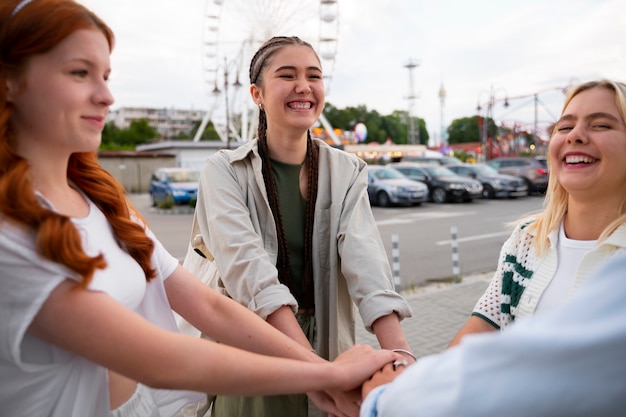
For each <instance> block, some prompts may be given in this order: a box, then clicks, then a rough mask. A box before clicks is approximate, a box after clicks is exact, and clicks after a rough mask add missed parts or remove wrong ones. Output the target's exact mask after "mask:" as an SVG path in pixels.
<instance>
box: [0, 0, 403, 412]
mask: <svg viewBox="0 0 626 417" xmlns="http://www.w3.org/2000/svg"><path fill="white" fill-rule="evenodd" d="M112 46H113V34H112V33H111V30H110V29H109V28H108V27H107V26H106V25H105V24H104V23H103V22H102V21H101V20H100V19H99V18H98V17H97V16H95V15H94V14H93V13H91V12H90V11H89V10H87V9H86V8H85V7H83V6H81V5H80V4H78V3H76V2H74V1H72V0H21V1H18V0H3V1H2V3H0V270H1V271H2V272H1V273H0V316H1V317H2V320H0V334H1V340H2V343H1V344H0V404H1V405H0V407H1V408H2V414H3V415H28V416H58V417H60V416H63V417H68V416H76V417H85V416H96V417H99V416H109V415H111V411H110V410H114V411H113V415H114V416H132V415H135V416H142V417H145V416H170V415H175V414H176V413H178V412H179V410H180V409H181V408H182V407H183V406H185V405H186V404H189V403H193V402H197V401H198V400H200V398H201V397H203V395H200V394H198V393H199V392H202V393H206V392H215V393H221V394H230V395H255V394H278V393H295V392H306V391H321V390H326V389H328V390H333V391H334V390H341V391H345V390H350V389H353V388H355V387H357V386H359V385H360V383H361V382H362V381H363V380H365V379H366V378H367V377H368V376H369V375H370V374H371V373H372V372H373V371H374V370H375V369H377V368H380V367H381V366H382V365H383V364H384V363H386V362H389V361H391V360H393V359H394V358H396V357H397V356H398V355H396V354H394V353H392V352H388V351H378V352H377V351H374V350H373V349H372V348H371V347H365V346H360V347H358V348H357V349H354V350H352V351H351V352H350V353H349V354H347V355H345V356H343V357H342V358H340V360H338V361H336V362H334V363H332V364H331V363H328V362H322V361H320V360H319V358H317V357H316V355H314V354H313V353H311V352H310V351H308V350H307V349H304V348H302V347H301V346H299V345H298V344H297V343H295V342H294V341H292V340H291V339H290V338H288V337H286V336H284V335H283V334H282V333H280V332H279V331H277V330H275V329H273V328H272V327H271V326H269V325H267V324H266V323H265V322H264V321H263V320H261V319H260V318H258V317H257V316H255V315H254V314H252V313H250V312H249V311H248V310H246V309H245V308H243V307H241V306H239V305H238V304H237V303H235V302H233V301H231V300H229V299H228V298H226V297H224V296H222V295H219V294H217V293H216V292H214V291H212V290H211V289H209V288H208V287H206V286H205V285H203V284H202V283H201V282H200V281H199V280H197V279H196V278H195V277H194V276H193V275H191V274H190V273H189V272H188V271H186V270H184V269H183V268H182V267H181V266H180V265H179V264H178V262H177V260H176V259H175V258H173V257H172V256H171V255H169V254H168V253H167V252H166V250H165V249H164V248H163V246H162V245H161V244H160V243H159V242H158V241H157V240H156V239H155V237H154V235H153V234H152V233H151V232H150V231H149V229H147V227H146V226H145V224H144V222H143V221H142V220H141V218H140V217H139V215H138V213H136V212H135V211H134V210H133V209H132V207H130V206H129V204H128V202H127V201H126V199H125V196H124V191H123V189H122V187H121V186H120V185H119V184H118V183H117V182H116V181H115V180H114V179H113V178H112V177H111V176H110V175H109V174H107V172H105V171H104V170H103V169H102V168H101V167H100V166H99V165H98V161H97V155H96V150H97V149H98V146H99V145H100V139H101V131H102V129H103V127H104V123H105V120H106V116H107V112H108V110H109V106H110V105H111V104H112V103H113V97H112V96H111V93H110V91H109V89H108V87H107V79H108V77H109V73H110V71H111V70H110V61H109V55H110V52H111V49H112ZM171 309H174V310H175V311H176V312H177V313H179V314H180V315H182V316H183V317H185V318H186V319H187V320H189V321H190V322H191V323H194V325H196V326H198V327H199V328H201V329H202V331H203V332H205V333H207V334H209V335H210V336H212V337H214V338H217V339H219V340H220V341H221V342H223V343H222V344H217V343H214V342H210V341H207V340H202V339H198V338H193V337H189V336H185V335H182V334H180V333H178V332H177V328H176V324H175V321H174V316H173V313H172V310H171ZM233 329H237V331H233ZM228 345H234V346H237V347H238V348H241V349H245V350H240V349H236V348H233V347H230V346H228ZM246 350H250V351H254V352H257V353H250V352H247V351H246ZM258 353H260V354H263V355H267V356H263V355H259V354H258ZM279 356H282V357H284V358H277V357H279ZM149 387H152V388H149Z"/></svg>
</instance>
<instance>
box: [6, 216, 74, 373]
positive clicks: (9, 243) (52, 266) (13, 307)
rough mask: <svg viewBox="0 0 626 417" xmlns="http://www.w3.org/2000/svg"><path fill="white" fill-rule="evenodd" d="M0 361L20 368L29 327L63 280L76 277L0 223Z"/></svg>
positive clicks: (15, 230) (13, 228)
mask: <svg viewBox="0 0 626 417" xmlns="http://www.w3.org/2000/svg"><path fill="white" fill-rule="evenodd" d="M0 271H1V272H0V288H2V291H0V317H2V319H0V341H1V342H0V360H1V361H5V360H6V361H8V362H12V363H16V364H17V365H18V366H22V360H21V357H22V355H21V352H20V349H21V345H22V340H23V338H24V335H25V333H26V330H27V329H28V326H30V324H31V323H32V321H33V319H34V318H35V316H36V315H37V313H38V312H39V310H40V309H41V307H42V305H43V303H44V302H45V301H46V300H47V299H48V297H49V296H50V293H51V292H52V291H53V290H54V289H55V288H56V287H57V286H58V285H59V284H60V283H61V282H63V281H64V280H66V279H67V278H71V277H73V278H74V279H76V274H75V273H74V272H72V271H70V270H69V269H67V268H64V267H63V266H61V265H59V264H56V263H53V262H51V261H50V260H47V259H44V258H42V257H41V256H39V255H38V254H37V253H36V251H35V247H34V235H31V234H30V233H29V232H27V231H25V230H23V229H21V228H19V227H17V226H15V225H13V224H11V223H9V222H8V221H6V220H5V221H3V222H0Z"/></svg>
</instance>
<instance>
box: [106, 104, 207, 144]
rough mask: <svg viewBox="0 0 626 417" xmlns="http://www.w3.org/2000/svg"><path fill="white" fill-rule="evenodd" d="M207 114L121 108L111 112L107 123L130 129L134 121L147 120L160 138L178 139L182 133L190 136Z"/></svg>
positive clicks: (202, 112) (144, 108)
mask: <svg viewBox="0 0 626 417" xmlns="http://www.w3.org/2000/svg"><path fill="white" fill-rule="evenodd" d="M205 112H206V111H205V110H181V109H174V108H158V109H155V108H149V107H121V108H119V109H116V110H111V112H110V113H109V116H108V118H107V122H110V121H112V122H113V123H114V124H115V126H117V127H118V128H120V129H128V127H130V124H131V123H132V122H133V121H135V120H141V119H145V120H147V121H148V124H149V125H150V126H151V127H152V128H153V129H155V130H156V131H157V133H158V134H159V137H160V138H165V139H167V138H177V137H179V134H180V133H181V132H182V133H183V134H185V135H189V134H190V132H191V130H192V129H193V127H194V126H195V125H196V123H198V122H199V121H201V120H202V118H203V117H204V114H205Z"/></svg>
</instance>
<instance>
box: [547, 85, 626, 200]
mask: <svg viewBox="0 0 626 417" xmlns="http://www.w3.org/2000/svg"><path fill="white" fill-rule="evenodd" d="M615 96H616V95H615V93H614V92H613V91H611V90H608V89H606V88H600V87H594V88H591V89H589V90H585V91H583V92H581V93H579V94H577V95H576V96H574V97H573V98H572V99H571V101H570V102H569V103H568V104H567V107H565V109H564V111H563V115H562V116H561V118H560V119H559V121H558V122H557V125H556V133H555V134H554V136H553V137H552V138H551V139H550V144H549V154H550V171H551V175H553V176H555V178H556V179H557V180H558V181H559V183H560V184H561V185H562V186H563V188H565V190H567V192H568V193H569V194H570V195H571V196H574V197H578V198H587V199H589V198H591V199H601V198H603V197H606V196H610V195H613V196H614V195H615V194H620V195H624V193H625V191H624V189H625V188H626V164H625V163H624V161H625V160H626V126H625V125H624V119H623V118H622V115H621V114H620V112H619V109H618V107H617V105H616V102H615Z"/></svg>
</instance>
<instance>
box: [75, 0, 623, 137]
mask: <svg viewBox="0 0 626 417" xmlns="http://www.w3.org/2000/svg"><path fill="white" fill-rule="evenodd" d="M79 1H80V2H82V3H83V4H85V5H87V6H88V7H90V8H91V9H92V10H94V11H95V12H96V13H97V14H98V15H99V16H100V17H102V18H103V19H104V20H105V21H106V22H107V23H108V24H109V25H110V26H111V27H112V28H113V30H114V31H115V34H116V38H117V44H116V47H115V50H114V52H113V55H112V66H113V73H112V76H111V81H110V87H111V89H112V91H113V94H114V95H115V97H116V103H115V104H114V105H113V109H115V108H119V107H132V106H145V107H175V108H184V109H191V108H193V109H204V108H208V107H209V105H210V104H211V101H212V99H213V98H212V97H213V96H212V95H211V94H210V90H211V89H210V88H209V87H207V84H206V78H207V73H206V70H205V69H206V65H207V64H206V60H205V59H203V54H204V55H206V53H207V51H206V46H205V45H204V39H205V37H206V36H207V34H206V33H207V32H206V30H205V28H206V27H207V24H208V21H209V20H210V19H209V18H207V17H206V16H207V15H209V14H211V13H212V12H213V11H215V10H218V9H217V6H215V3H214V2H215V0H208V1H205V0H176V1H173V0H170V1H167V0H79ZM218 1H219V0H218ZM238 3H239V4H240V5H237V4H238ZM241 4H243V5H244V6H241ZM317 4H319V3H318V2H317V1H313V0H300V1H297V0H282V1H276V0H275V1H272V0H230V1H229V0H223V5H222V6H221V13H222V17H221V19H222V22H221V24H220V31H221V33H220V36H221V38H220V39H221V41H222V42H223V43H224V44H226V43H227V40H228V42H231V43H237V42H241V40H242V39H245V38H246V37H249V36H252V34H254V36H259V33H260V32H262V29H261V28H259V27H257V26H255V25H258V24H259V22H258V21H255V19H257V20H259V19H261V21H262V22H265V21H267V19H268V17H267V16H266V17H262V18H257V17H256V16H259V14H260V13H261V11H260V10H264V11H266V12H268V13H270V14H271V15H276V14H277V13H279V12H278V11H277V9H280V11H281V12H282V13H283V14H286V15H289V14H293V17H291V18H290V19H289V21H290V22H291V24H292V26H291V27H288V26H285V28H283V29H278V30H284V31H285V32H286V33H282V34H285V35H290V34H297V35H300V36H302V37H304V38H305V39H306V40H309V41H310V42H311V43H313V44H315V45H317V41H318V38H319V28H320V26H323V27H324V28H326V30H327V29H328V28H329V27H330V26H329V25H328V24H323V25H320V23H319V18H318V15H319V12H318V10H319V9H318V7H317ZM337 4H338V11H339V20H338V22H339V24H338V36H337V39H338V43H337V54H336V57H335V60H334V61H328V62H326V61H325V62H324V65H327V66H331V65H329V63H332V64H334V65H333V67H334V68H324V69H325V70H326V72H327V73H330V75H331V77H332V78H331V80H330V84H329V91H328V95H327V101H328V102H330V103H332V104H334V105H335V106H337V107H340V108H344V107H347V106H359V105H365V106H367V108H368V109H370V110H371V109H375V110H377V111H378V112H380V113H381V114H389V113H391V112H392V111H393V110H407V109H408V108H409V100H407V97H408V96H410V79H411V77H410V74H412V80H413V85H414V88H413V93H414V95H415V96H416V99H415V100H414V105H413V109H412V112H413V114H414V115H416V116H418V117H420V118H423V119H425V121H426V126H427V129H428V131H429V133H430V135H431V138H438V137H439V135H440V131H441V126H442V119H443V126H444V127H446V126H447V125H448V124H449V123H450V121H452V120H454V119H456V118H460V117H471V116H473V115H475V114H477V110H476V107H477V103H480V104H481V105H482V106H483V108H484V107H485V104H486V103H487V101H488V100H489V91H490V89H491V88H492V87H493V92H494V98H495V99H496V104H495V107H494V118H495V119H496V121H497V122H499V123H500V122H505V123H513V122H519V123H522V124H523V125H524V126H532V125H533V124H534V120H535V116H534V105H533V100H532V97H530V98H517V99H511V100H510V106H509V107H508V108H506V109H505V108H504V107H503V105H502V104H503V101H504V98H505V97H518V96H527V95H533V94H535V93H538V98H539V105H538V106H537V109H538V111H537V120H538V123H539V125H540V127H541V126H545V125H546V124H547V123H549V122H550V121H553V120H554V119H555V118H557V117H558V115H559V112H560V109H561V104H562V102H563V98H564V96H563V94H562V93H561V91H560V89H561V88H564V87H567V86H568V85H569V84H571V83H577V82H581V81H587V80H590V79H595V78H600V77H607V78H613V79H617V80H620V81H626V1H624V0H524V1H520V0H515V1H514V0H474V1H470V0H440V1H437V0H339V1H338V3H337ZM277 5H280V8H278V7H277ZM294 5H297V9H295V8H294ZM258 7H261V9H258ZM255 8H257V9H255ZM233 16H237V18H236V22H235V21H233V20H232V19H233ZM229 19H230V20H229ZM237 23H239V26H238V27H236V25H237ZM305 28H308V29H305ZM311 28H315V30H313V29H311ZM229 30H230V33H229V32H228V31H229ZM307 30H308V31H307ZM302 31H304V32H302ZM287 32H289V33H287ZM301 32H302V33H301ZM268 33H269V32H268ZM261 36H263V35H262V34H261ZM224 48H225V46H224ZM409 62H413V63H415V64H418V65H417V66H416V67H415V68H414V69H413V70H412V71H409V69H407V68H406V65H407V64H408V63H409ZM248 64H249V62H246V64H245V66H246V68H247V65H248ZM241 82H242V83H244V85H245V86H246V87H247V85H248V79H247V78H243V79H242V80H241ZM442 85H443V86H444V88H445V92H446V97H445V104H444V106H443V111H442V106H441V102H440V98H439V91H440V88H441V86H442ZM245 90H246V91H247V88H246V89H245ZM246 99H247V98H246ZM442 115H443V118H442Z"/></svg>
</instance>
